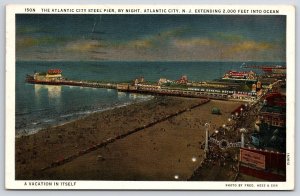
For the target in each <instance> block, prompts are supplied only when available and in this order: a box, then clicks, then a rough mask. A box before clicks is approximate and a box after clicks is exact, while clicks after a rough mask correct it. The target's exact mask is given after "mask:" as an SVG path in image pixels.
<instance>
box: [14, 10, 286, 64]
mask: <svg viewBox="0 0 300 196" xmlns="http://www.w3.org/2000/svg"><path fill="white" fill-rule="evenodd" d="M285 39H286V18H285V16H274V15H273V16H266V15H262V16H253V15H252V16H246V15H240V16H238V15H233V16H225V15H45V14H40V15H39V14H34V15H29V14H28V15H24V14H19V15H17V16H16V58H17V60H114V61H249V60H250V61H285V58H286V54H285V53H286V50H285V43H286V41H285Z"/></svg>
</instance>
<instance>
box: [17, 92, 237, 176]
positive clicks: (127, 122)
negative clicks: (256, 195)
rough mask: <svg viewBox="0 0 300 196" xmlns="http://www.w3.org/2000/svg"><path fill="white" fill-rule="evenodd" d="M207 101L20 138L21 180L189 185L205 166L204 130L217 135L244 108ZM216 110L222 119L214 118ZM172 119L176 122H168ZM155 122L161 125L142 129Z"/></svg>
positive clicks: (105, 115) (109, 115)
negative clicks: (235, 111)
mask: <svg viewBox="0 0 300 196" xmlns="http://www.w3.org/2000/svg"><path fill="white" fill-rule="evenodd" d="M203 101H204V100H203V99H193V98H177V97H156V98H154V99H152V100H150V101H146V102H142V103H137V104H133V105H129V106H125V107H121V108H115V109H113V110H109V111H104V112H100V113H94V114H91V115H89V116H87V117H85V118H82V119H79V120H77V121H74V122H70V123H67V124H64V125H62V126H58V127H51V128H47V129H44V130H42V131H40V132H38V133H36V134H33V135H29V136H23V137H20V138H16V179H18V180H21V179H53V180H62V179H68V180H75V179H76V180H186V179H188V178H189V177H190V176H191V175H192V174H193V172H194V170H195V169H196V168H197V167H199V165H200V163H201V161H202V160H203V150H202V149H201V144H202V142H203V140H204V135H205V131H204V130H205V129H204V124H205V123H206V122H210V123H211V129H212V130H213V129H214V128H217V127H219V126H221V125H222V124H224V123H226V122H227V118H228V117H229V116H230V112H231V111H232V110H233V109H234V108H236V107H237V106H239V105H240V104H241V103H238V102H229V101H217V100H211V101H209V102H208V103H205V104H203V105H200V103H202V102H203ZM195 106H197V107H195ZM193 107H194V108H193ZM213 107H218V108H220V110H221V113H222V114H221V115H213V114H211V110H212V108H213ZM190 108H193V109H190ZM183 110H184V112H182V113H180V114H178V115H176V114H177V113H178V112H179V111H183ZM170 115H174V116H173V117H170V118H167V119H166V117H167V116H170ZM161 119H162V120H161ZM160 120H161V121H160ZM158 121H160V122H158ZM152 122H158V123H154V124H153V125H151V126H149V127H146V128H140V127H143V126H145V125H148V124H151V123H152ZM137 128H140V129H139V131H137V132H134V133H132V134H130V135H127V136H126V137H123V138H120V139H118V140H115V141H113V142H110V143H109V144H107V145H105V146H104V147H100V148H97V149H95V150H93V151H91V152H89V153H84V154H82V155H80V156H78V157H77V158H76V159H74V160H72V161H69V162H66V163H65V164H62V165H60V166H57V167H52V168H49V169H46V170H41V169H42V168H45V167H47V166H49V165H51V163H53V162H55V161H57V160H61V159H63V158H64V157H67V156H70V155H73V154H77V153H78V152H80V151H82V150H83V149H87V148H89V147H90V146H93V145H96V144H98V143H99V142H101V141H105V140H109V139H110V138H115V137H116V136H118V135H124V134H126V133H128V132H130V131H132V130H134V129H137Z"/></svg>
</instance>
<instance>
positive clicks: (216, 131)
mask: <svg viewBox="0 0 300 196" xmlns="http://www.w3.org/2000/svg"><path fill="white" fill-rule="evenodd" d="M215 133H216V140H218V133H219V131H218V130H215Z"/></svg>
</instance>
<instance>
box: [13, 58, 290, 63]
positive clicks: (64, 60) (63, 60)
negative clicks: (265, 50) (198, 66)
mask: <svg viewBox="0 0 300 196" xmlns="http://www.w3.org/2000/svg"><path fill="white" fill-rule="evenodd" d="M16 62H158V63H159V62H162V63H163V62H170V63H171V62H187V63H188V62H224V63H231V62H232V63H246V64H247V62H248V63H251V62H255V63H286V61H226V60H217V61H213V60H194V61H185V60H67V59H62V60H40V59H38V60H27V59H26V60H16Z"/></svg>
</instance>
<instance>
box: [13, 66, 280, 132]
mask: <svg viewBox="0 0 300 196" xmlns="http://www.w3.org/2000/svg"><path fill="white" fill-rule="evenodd" d="M242 63H243V62H109V61H107V62H94V61H89V62H82V61H79V62H66V61H62V62H59V61H54V62H49V61H45V62H43V61H32V62H28V61H26V62H16V89H15V90H16V100H15V101H16V123H15V128H16V135H20V134H30V133H34V132H36V131H38V130H40V129H42V128H44V127H47V126H54V125H59V124H63V123H65V122H68V121H71V120H74V119H78V118H81V117H84V116H86V115H88V114H90V113H92V112H96V111H103V110H107V109H111V108H114V107H121V106H124V105H128V104H132V103H135V102H140V101H145V100H149V99H152V98H153V96H150V95H149V96H148V95H139V94H130V93H123V92H117V91H116V90H111V89H95V88H83V87H71V86H53V85H40V84H28V83H26V82H25V77H26V74H33V72H34V71H37V72H43V71H47V70H48V69H54V68H58V69H61V70H62V71H63V76H64V77H65V78H68V79H74V80H97V81H108V82H128V81H132V80H133V79H134V78H136V77H140V76H144V78H145V80H146V81H152V82H154V81H158V79H159V78H161V77H165V78H168V79H172V80H175V79H178V78H180V77H181V76H182V75H187V76H188V78H189V80H193V81H205V80H213V79H217V78H220V77H222V76H223V74H224V72H226V71H228V70H243V69H242V68H241V67H240V66H241V65H242ZM249 64H255V65H266V64H268V65H270V64H276V65H285V63H272V62H267V63H266V62H251V63H249Z"/></svg>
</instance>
